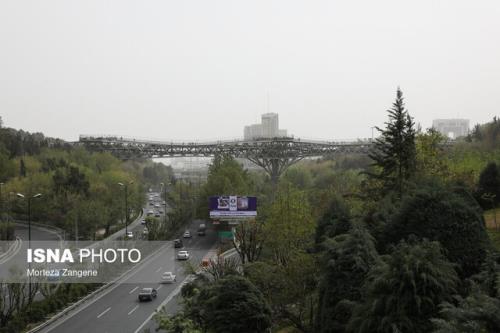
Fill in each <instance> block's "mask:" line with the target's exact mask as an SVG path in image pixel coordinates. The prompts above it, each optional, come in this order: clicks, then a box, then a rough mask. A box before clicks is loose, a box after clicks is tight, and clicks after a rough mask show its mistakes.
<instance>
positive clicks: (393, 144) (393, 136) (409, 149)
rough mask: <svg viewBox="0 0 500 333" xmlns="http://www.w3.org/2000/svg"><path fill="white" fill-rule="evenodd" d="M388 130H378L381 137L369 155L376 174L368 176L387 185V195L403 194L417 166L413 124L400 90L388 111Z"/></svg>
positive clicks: (385, 189) (385, 188)
mask: <svg viewBox="0 0 500 333" xmlns="http://www.w3.org/2000/svg"><path fill="white" fill-rule="evenodd" d="M387 112H388V113H389V121H388V122H386V123H385V124H386V128H385V129H381V128H379V127H376V129H377V130H378V131H379V132H380V134H381V135H380V137H378V138H377V139H376V140H375V143H374V149H373V150H372V151H371V153H370V154H369V156H370V158H371V159H372V160H373V163H372V166H373V167H374V168H375V172H372V173H369V175H370V176H371V177H373V178H376V179H378V180H380V181H381V182H382V183H383V185H384V192H389V191H391V190H396V191H397V192H398V194H399V197H401V196H402V194H403V189H404V183H405V181H406V180H408V179H409V178H410V177H411V176H412V175H413V173H414V170H415V162H416V149H415V134H416V133H415V129H414V125H415V124H414V122H413V119H412V118H411V116H410V115H409V113H408V111H407V110H406V108H405V104H404V99H403V92H402V91H401V89H399V88H398V90H397V94H396V101H395V102H394V103H393V104H392V108H391V109H389V110H387Z"/></svg>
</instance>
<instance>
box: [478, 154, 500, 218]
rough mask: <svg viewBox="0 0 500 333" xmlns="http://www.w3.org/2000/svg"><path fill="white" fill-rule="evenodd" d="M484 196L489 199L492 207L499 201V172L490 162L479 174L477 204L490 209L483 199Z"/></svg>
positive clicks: (493, 163)
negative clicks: (479, 203)
mask: <svg viewBox="0 0 500 333" xmlns="http://www.w3.org/2000/svg"><path fill="white" fill-rule="evenodd" d="M484 196H489V197H491V200H492V203H493V205H495V206H496V205H498V202H499V201H500V170H499V168H498V166H497V164H496V163H495V162H490V163H488V165H487V166H486V167H485V168H484V170H483V171H482V172H481V175H480V176H479V183H478V197H479V198H480V200H479V202H481V203H482V206H483V207H484V208H486V209H488V208H491V203H490V202H489V201H487V200H485V199H484Z"/></svg>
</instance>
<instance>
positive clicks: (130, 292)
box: [128, 286, 139, 294]
mask: <svg viewBox="0 0 500 333" xmlns="http://www.w3.org/2000/svg"><path fill="white" fill-rule="evenodd" d="M137 289H139V286H137V287H135V288H134V289H132V290H131V291H129V292H128V293H129V294H132V293H133V292H134V291H136V290H137Z"/></svg>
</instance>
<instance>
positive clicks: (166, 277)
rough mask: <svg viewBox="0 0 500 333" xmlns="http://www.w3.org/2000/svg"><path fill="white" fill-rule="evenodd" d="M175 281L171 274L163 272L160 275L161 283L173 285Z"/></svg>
mask: <svg viewBox="0 0 500 333" xmlns="http://www.w3.org/2000/svg"><path fill="white" fill-rule="evenodd" d="M175 281H176V277H175V274H173V273H172V272H164V273H163V274H162V275H161V283H174V282H175Z"/></svg>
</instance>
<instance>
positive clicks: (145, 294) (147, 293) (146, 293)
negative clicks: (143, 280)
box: [139, 288, 157, 302]
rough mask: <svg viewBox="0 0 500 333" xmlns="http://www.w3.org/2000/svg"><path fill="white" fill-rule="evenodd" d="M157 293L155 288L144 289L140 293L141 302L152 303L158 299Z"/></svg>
mask: <svg viewBox="0 0 500 333" xmlns="http://www.w3.org/2000/svg"><path fill="white" fill-rule="evenodd" d="M156 294H157V291H156V289H155V288H142V290H141V291H140V292H139V302H143V301H152V300H153V299H155V298H156Z"/></svg>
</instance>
